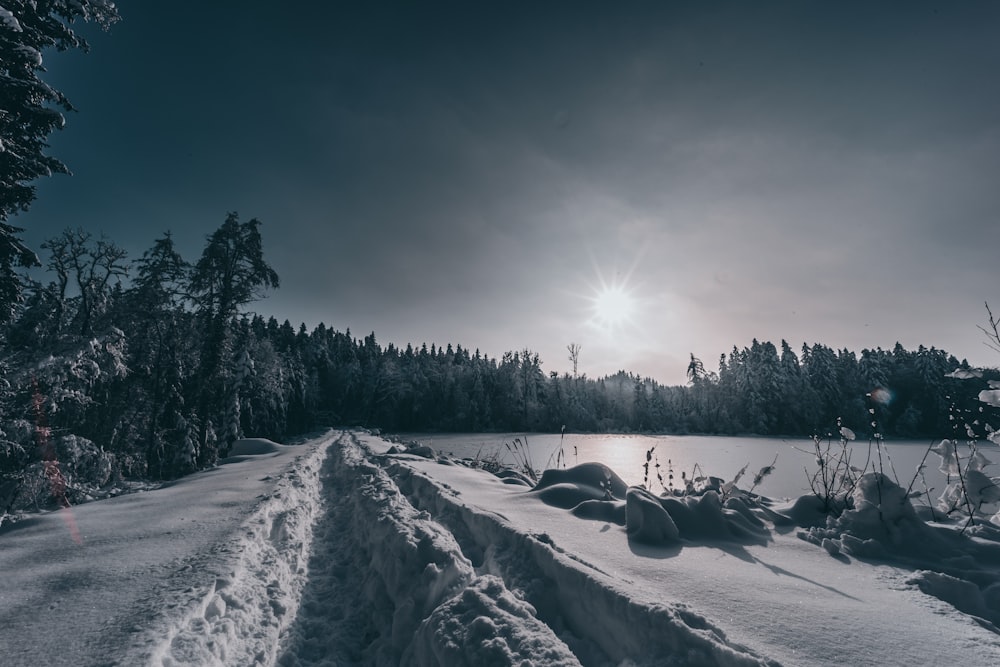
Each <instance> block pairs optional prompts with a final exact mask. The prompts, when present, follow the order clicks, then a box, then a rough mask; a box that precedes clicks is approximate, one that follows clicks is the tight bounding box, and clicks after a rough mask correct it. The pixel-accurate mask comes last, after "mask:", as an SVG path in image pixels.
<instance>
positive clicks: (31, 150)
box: [0, 0, 118, 324]
mask: <svg viewBox="0 0 1000 667" xmlns="http://www.w3.org/2000/svg"><path fill="white" fill-rule="evenodd" d="M78 19H79V20H83V21H90V22H94V23H96V24H98V25H99V26H101V27H102V28H105V29H106V28H108V27H110V26H111V24H113V23H114V22H116V21H117V20H118V10H117V9H116V8H115V5H114V3H113V2H110V0H46V2H26V1H24V0H13V1H11V0H8V1H7V2H4V3H3V6H0V77H2V79H3V84H2V89H3V93H2V105H0V324H4V323H6V322H7V321H9V319H10V317H11V309H12V308H13V306H14V305H15V304H16V303H18V302H20V300H21V298H22V285H21V282H20V280H19V278H18V276H17V274H16V273H15V270H16V269H17V268H18V267H28V266H35V265H37V264H38V258H37V257H36V256H35V254H34V252H32V251H31V250H29V249H28V248H27V247H25V246H24V244H23V243H22V242H21V241H20V239H19V238H18V234H19V233H20V232H21V231H22V230H21V229H20V228H18V227H14V226H12V225H10V224H8V219H9V218H10V216H12V215H15V214H16V213H18V212H22V211H26V210H28V207H29V206H30V205H31V203H32V202H33V201H34V200H35V186H34V185H32V182H33V181H35V180H37V179H39V178H42V177H44V176H51V175H52V174H53V173H63V174H68V173H69V169H68V168H67V167H66V165H64V164H63V163H62V162H60V161H59V160H58V159H56V158H54V157H51V156H49V155H46V154H45V150H46V149H47V148H48V147H49V146H48V136H49V135H50V134H51V133H52V132H53V131H54V130H58V129H61V128H62V127H63V125H64V124H65V122H66V119H65V117H64V116H63V112H64V111H72V110H73V105H72V104H70V102H69V100H68V99H67V98H66V96H65V95H63V94H62V93H60V92H59V91H58V90H56V89H55V88H53V87H52V86H50V85H48V84H47V83H45V82H44V81H42V80H41V78H40V77H39V74H40V73H42V72H44V71H45V68H44V67H42V52H43V51H44V50H45V49H48V48H53V47H54V48H56V49H58V50H59V51H64V50H67V49H80V50H83V51H87V50H88V49H89V45H88V44H87V42H86V40H84V39H83V38H82V37H81V36H80V35H79V34H77V33H76V32H75V31H74V30H73V29H72V28H71V25H72V24H73V23H74V22H76V21H77V20H78Z"/></svg>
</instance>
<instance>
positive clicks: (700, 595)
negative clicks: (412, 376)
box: [0, 431, 1000, 667]
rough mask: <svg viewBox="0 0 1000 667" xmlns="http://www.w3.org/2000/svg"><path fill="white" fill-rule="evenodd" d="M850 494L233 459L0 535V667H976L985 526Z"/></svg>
mask: <svg viewBox="0 0 1000 667" xmlns="http://www.w3.org/2000/svg"><path fill="white" fill-rule="evenodd" d="M983 492H984V493H986V491H985V490H983ZM852 496H853V498H852V501H853V502H852V503H851V505H850V506H849V508H848V509H847V510H845V511H844V512H843V513H842V514H841V515H840V516H839V517H837V518H836V519H827V518H826V517H823V516H821V515H820V514H819V512H818V507H819V505H818V504H817V502H815V499H812V497H811V496H806V497H803V498H801V499H799V500H798V501H795V502H791V503H787V504H784V505H776V504H774V503H772V502H771V501H768V500H767V499H763V498H759V497H757V496H753V495H750V494H746V493H744V492H742V491H740V490H739V489H738V488H736V487H735V486H733V485H731V484H726V483H722V482H721V481H719V480H713V479H710V478H709V479H707V480H705V482H704V484H703V486H702V488H700V489H698V490H697V493H695V494H689V495H685V496H672V497H660V496H656V495H653V494H651V493H649V492H647V491H645V490H643V489H640V488H638V487H626V485H625V484H624V482H622V481H621V478H620V477H619V476H618V475H616V474H615V472H614V471H612V470H610V469H608V468H607V467H606V466H604V465H602V464H597V463H590V464H583V465H581V466H579V467H577V468H571V469H568V470H553V471H546V473H545V474H544V475H543V477H542V479H541V480H540V483H539V484H538V485H537V486H536V487H535V488H534V489H532V488H530V487H529V486H528V485H526V483H525V482H524V480H523V476H519V475H517V474H512V473H510V472H504V473H502V476H501V475H494V474H491V473H489V472H486V471H484V470H482V469H478V468H475V467H471V466H470V464H469V462H468V461H465V462H463V461H456V460H452V459H448V458H443V457H437V456H436V455H435V454H434V452H433V451H432V450H430V449H429V448H426V447H421V448H413V449H411V450H408V449H406V448H402V447H400V446H398V445H394V444H393V443H390V442H388V441H386V440H384V439H382V438H380V437H379V436H376V435H372V434H369V433H367V432H364V431H344V432H336V433H335V432H330V433H327V434H324V435H322V436H320V437H316V438H314V439H312V440H309V441H306V442H303V443H301V444H297V445H288V446H286V445H280V444H277V443H273V442H270V441H266V440H260V439H250V440H242V441H239V442H237V443H236V445H235V446H234V448H233V450H232V452H231V456H230V458H229V459H226V461H225V462H224V464H223V465H220V466H219V467H218V468H216V469H213V470H210V471H206V472H203V473H199V474H197V475H192V476H190V477H188V478H185V479H183V480H180V481H178V482H176V483H173V484H170V485H166V486H164V487H162V488H159V489H156V490H153V491H148V492H144V493H136V494H132V495H129V496H122V497H118V498H113V499H107V500H102V501H97V502H91V503H87V504H84V505H80V506H76V507H73V508H71V510H60V511H59V512H54V513H50V514H42V515H37V516H34V517H31V518H28V519H25V520H23V521H21V522H18V523H15V524H13V525H12V526H9V527H6V528H4V529H3V530H2V532H0V569H2V571H3V572H4V573H5V577H4V578H3V580H2V583H0V645H2V646H3V656H4V657H3V660H4V664H5V665H35V664H47V665H77V664H87V665H90V664H123V665H125V664H127V665H141V664H155V665H275V664H276V665H283V666H286V667H305V666H309V665H344V664H373V665H392V664H412V665H439V664H440V665H579V664H583V665H626V666H628V665H723V666H729V665H776V664H784V665H842V664H884V665H911V664H950V663H954V662H961V663H965V664H983V665H985V664H997V663H998V661H1000V630H998V629H997V625H998V624H1000V583H998V582H1000V538H998V535H1000V527H996V528H990V526H991V525H992V524H989V523H988V522H981V523H980V524H979V525H977V526H975V527H974V529H970V530H969V531H967V532H966V533H964V534H962V533H960V532H959V531H958V530H957V529H956V528H955V526H954V525H952V524H950V523H948V524H946V523H941V524H938V523H934V522H928V521H926V517H924V516H923V515H922V514H921V513H920V512H918V511H916V510H915V509H914V508H913V506H912V505H910V503H909V500H908V498H907V494H906V491H905V490H903V489H901V488H899V487H898V486H896V485H894V484H892V483H891V482H890V481H889V480H888V479H886V478H885V477H883V476H880V475H876V474H875V473H870V474H868V475H866V476H864V477H862V479H861V480H859V482H858V484H857V485H856V486H855V487H854V489H853V490H852ZM69 512H72V518H73V521H74V523H75V525H76V526H77V528H78V530H79V535H80V538H81V543H80V544H77V543H75V542H74V541H73V539H72V537H71V535H70V532H69V530H68V524H67V523H65V522H64V517H65V516H67V515H68V513H69Z"/></svg>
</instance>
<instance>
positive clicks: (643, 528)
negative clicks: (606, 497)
mask: <svg viewBox="0 0 1000 667" xmlns="http://www.w3.org/2000/svg"><path fill="white" fill-rule="evenodd" d="M625 530H626V532H627V533H628V536H629V537H630V538H631V539H633V540H635V541H636V542H642V543H644V544H651V545H654V546H661V545H667V544H673V543H674V542H677V540H678V539H679V538H680V531H679V530H677V524H676V523H674V520H673V519H671V518H670V515H669V514H667V511H666V510H665V509H663V505H661V504H660V501H659V500H658V499H657V498H656V496H654V495H653V494H652V493H650V492H649V491H646V490H645V489H642V488H639V487H635V486H634V487H632V488H630V489H629V490H628V491H627V492H626V493H625Z"/></svg>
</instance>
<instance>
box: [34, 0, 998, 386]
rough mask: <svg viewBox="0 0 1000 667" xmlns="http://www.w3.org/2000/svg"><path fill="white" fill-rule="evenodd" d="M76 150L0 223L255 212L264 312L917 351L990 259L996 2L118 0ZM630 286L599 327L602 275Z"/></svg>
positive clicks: (51, 230)
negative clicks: (620, 314) (623, 314)
mask: <svg viewBox="0 0 1000 667" xmlns="http://www.w3.org/2000/svg"><path fill="white" fill-rule="evenodd" d="M119 6H120V10H121V13H122V19H123V20H122V22H121V23H119V24H118V25H116V26H115V27H114V28H113V30H112V31H111V33H108V34H104V33H96V34H91V33H90V32H89V31H88V34H89V35H90V36H91V42H92V47H93V48H92V51H91V53H90V54H88V55H79V54H73V53H67V54H57V53H47V54H45V55H46V61H45V62H46V66H47V67H48V69H49V75H48V79H47V80H48V81H49V82H50V83H52V84H53V85H55V86H56V87H57V88H59V89H60V90H62V91H63V92H65V93H66V94H67V95H68V96H69V97H70V99H71V100H72V101H73V102H74V104H75V105H76V106H77V107H78V108H79V113H75V114H71V115H70V116H69V118H68V123H67V126H66V129H65V130H63V131H62V132H59V133H57V136H54V137H53V140H52V151H51V152H52V153H53V154H54V155H56V156H58V157H60V158H61V159H63V160H64V161H65V162H66V163H67V164H68V165H69V166H70V168H71V169H72V170H73V171H74V174H75V175H74V176H73V177H62V176H57V177H54V178H51V179H48V180H47V181H45V182H42V183H40V184H39V199H38V202H37V203H36V204H35V205H34V207H33V208H32V210H31V211H30V212H29V213H27V214H25V215H23V216H20V217H19V218H18V219H17V220H15V222H16V223H17V224H20V225H22V226H24V227H26V228H28V232H27V235H26V236H27V238H28V240H29V241H30V242H31V243H32V244H33V245H34V246H35V247H37V246H38V244H39V243H40V241H41V240H42V239H43V238H45V237H47V236H51V235H53V234H55V233H57V232H58V231H60V230H61V229H63V228H65V227H67V226H77V225H79V226H83V227H85V228H86V229H89V230H92V231H94V232H99V231H102V230H103V231H104V232H105V233H107V234H108V236H110V237H111V238H112V239H113V240H115V241H116V242H117V243H119V244H120V245H122V246H124V247H126V248H127V249H129V251H130V252H131V253H132V255H133V256H138V255H139V254H141V253H142V251H143V250H145V249H146V248H148V247H149V246H150V245H151V244H152V242H153V240H154V239H155V238H156V237H158V236H159V235H161V234H162V233H163V232H164V231H166V230H168V229H169V230H172V231H173V233H174V235H175V237H176V238H177V239H178V241H179V242H180V244H181V247H182V249H183V250H184V252H185V254H186V255H187V256H188V257H189V259H192V260H194V259H196V258H197V256H198V255H199V254H200V252H201V248H202V247H203V243H204V239H205V236H206V234H208V233H210V232H211V231H212V230H213V229H215V228H216V227H217V226H218V225H219V224H221V222H222V221H223V220H224V218H225V214H226V212H227V211H231V210H236V211H239V212H240V214H241V216H242V217H244V218H250V217H257V218H259V219H261V220H262V221H263V222H264V226H263V234H264V243H265V251H266V253H267V256H268V258H269V260H270V261H271V263H272V265H273V266H274V267H275V269H276V270H277V271H278V273H279V275H280V276H281V278H282V283H283V284H282V288H281V289H280V290H279V291H277V292H276V293H274V294H273V295H272V296H270V297H269V298H268V299H267V300H265V301H263V302H261V303H260V304H257V306H256V308H257V310H258V312H261V313H264V314H267V315H270V314H273V315H275V316H277V317H278V318H279V319H284V318H289V319H291V320H292V321H293V322H294V323H298V322H300V321H305V322H307V323H308V324H309V325H310V326H311V325H314V324H316V323H318V322H319V321H324V322H326V323H327V324H328V325H331V326H333V327H336V328H338V329H345V328H348V327H349V328H350V329H351V330H352V332H354V333H355V334H357V335H362V334H365V333H368V332H369V331H371V330H374V331H375V332H376V335H377V337H378V339H379V340H380V341H381V342H382V343H388V342H396V343H400V344H405V343H406V342H413V343H415V344H419V343H420V342H424V341H426V342H428V343H430V342H437V343H446V342H452V343H460V344H462V345H464V346H469V347H479V348H481V349H482V350H483V351H484V352H486V353H488V354H490V355H499V354H501V353H503V352H504V351H505V350H509V349H520V348H524V347H529V348H532V349H534V350H536V351H538V352H539V353H541V356H542V360H543V362H544V363H545V368H546V369H547V370H558V371H564V370H568V368H569V362H568V361H567V359H566V356H567V355H566V351H565V347H566V345H567V344H568V343H570V342H578V343H581V344H582V345H583V351H582V353H581V356H580V370H581V372H586V373H588V374H589V375H591V376H595V375H601V374H604V373H609V372H614V371H615V370H618V369H619V368H625V369H628V370H632V371H635V372H638V373H641V374H644V375H651V376H653V377H656V378H658V379H660V380H662V381H665V382H671V383H673V382H683V380H684V377H683V371H684V368H685V367H686V363H687V355H688V353H689V352H694V353H695V354H696V355H698V356H701V357H702V358H703V359H704V360H705V362H706V365H707V366H708V367H709V368H714V367H715V365H716V361H717V359H718V355H719V354H720V353H723V352H726V351H728V350H729V349H731V347H732V346H733V345H737V346H740V347H742V346H743V345H748V344H749V343H750V341H751V339H752V338H754V337H756V338H759V339H762V340H763V339H768V340H772V341H774V342H775V343H777V342H778V341H779V340H780V339H781V338H786V339H788V341H789V342H790V343H791V344H792V345H793V347H796V348H798V346H800V345H801V343H802V342H809V343H814V342H822V343H825V344H828V345H831V346H835V347H850V348H852V349H855V350H858V351H860V349H861V348H863V347H875V346H882V347H890V346H892V345H893V344H894V343H895V342H896V341H897V340H898V341H900V342H902V343H903V344H904V345H905V346H907V347H908V348H913V347H916V346H917V345H918V344H925V345H935V346H938V347H943V348H945V349H947V350H948V351H949V352H952V353H953V354H956V355H957V356H959V357H968V358H969V360H970V361H972V362H974V363H981V364H991V365H995V364H996V363H997V360H996V359H995V358H994V356H991V353H990V352H989V350H988V349H987V348H985V347H984V346H983V345H982V343H981V340H982V336H981V334H980V333H979V332H978V331H977V329H976V324H977V323H979V322H982V321H983V320H984V318H985V311H984V309H983V306H982V303H983V301H985V300H989V299H993V300H994V301H1000V296H998V294H997V287H998V283H1000V281H998V278H1000V263H998V259H997V248H998V247H1000V243H998V242H1000V224H998V220H997V218H998V214H1000V188H998V187H997V186H996V181H997V174H1000V83H998V81H1000V77H998V76H997V72H1000V39H998V37H997V36H998V35H1000V5H997V4H996V3H989V2H963V3H946V2H906V3H903V2H898V3H891V2H888V3H861V2H807V1H806V2H802V1H799V2H768V3H735V2H734V3H711V2H686V3H679V2H662V3H653V2H650V3H624V4H623V3H568V2H567V3H541V2H539V3H492V4H490V5H489V6H487V5H486V3H471V2H461V3H452V4H445V3H426V2H412V3H397V2H381V3H350V4H348V3H340V2H330V3H294V4H290V5H278V4H274V3H258V2H223V1H213V2H209V3H206V2H189V1H181V2H170V3H151V2H124V1H123V2H120V3H119ZM602 283H604V284H610V283H618V284H625V285H626V289H627V290H628V291H629V292H630V294H631V295H632V297H633V299H634V301H635V303H636V306H637V307H636V309H635V311H634V312H633V313H632V315H631V317H630V319H629V320H628V321H627V322H625V323H623V324H621V325H619V326H616V327H614V328H613V329H611V330H608V329H607V328H603V327H599V326H595V325H594V324H593V322H592V321H591V320H592V319H593V316H594V313H593V298H594V296H595V292H596V290H598V289H599V287H600V285H601V284H602Z"/></svg>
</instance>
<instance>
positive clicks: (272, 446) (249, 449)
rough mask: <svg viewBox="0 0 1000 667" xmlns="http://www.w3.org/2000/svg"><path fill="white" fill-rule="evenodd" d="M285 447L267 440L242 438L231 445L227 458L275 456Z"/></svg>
mask: <svg viewBox="0 0 1000 667" xmlns="http://www.w3.org/2000/svg"><path fill="white" fill-rule="evenodd" d="M284 447H285V445H279V444H278V443H276V442H273V441H271V440H268V439H267V438H243V439H242V440H237V441H236V442H234V443H233V446H232V447H231V448H230V450H229V456H231V457H232V456H262V455H264V454H276V453H278V452H280V451H281V450H282V449H283V448H284Z"/></svg>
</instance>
